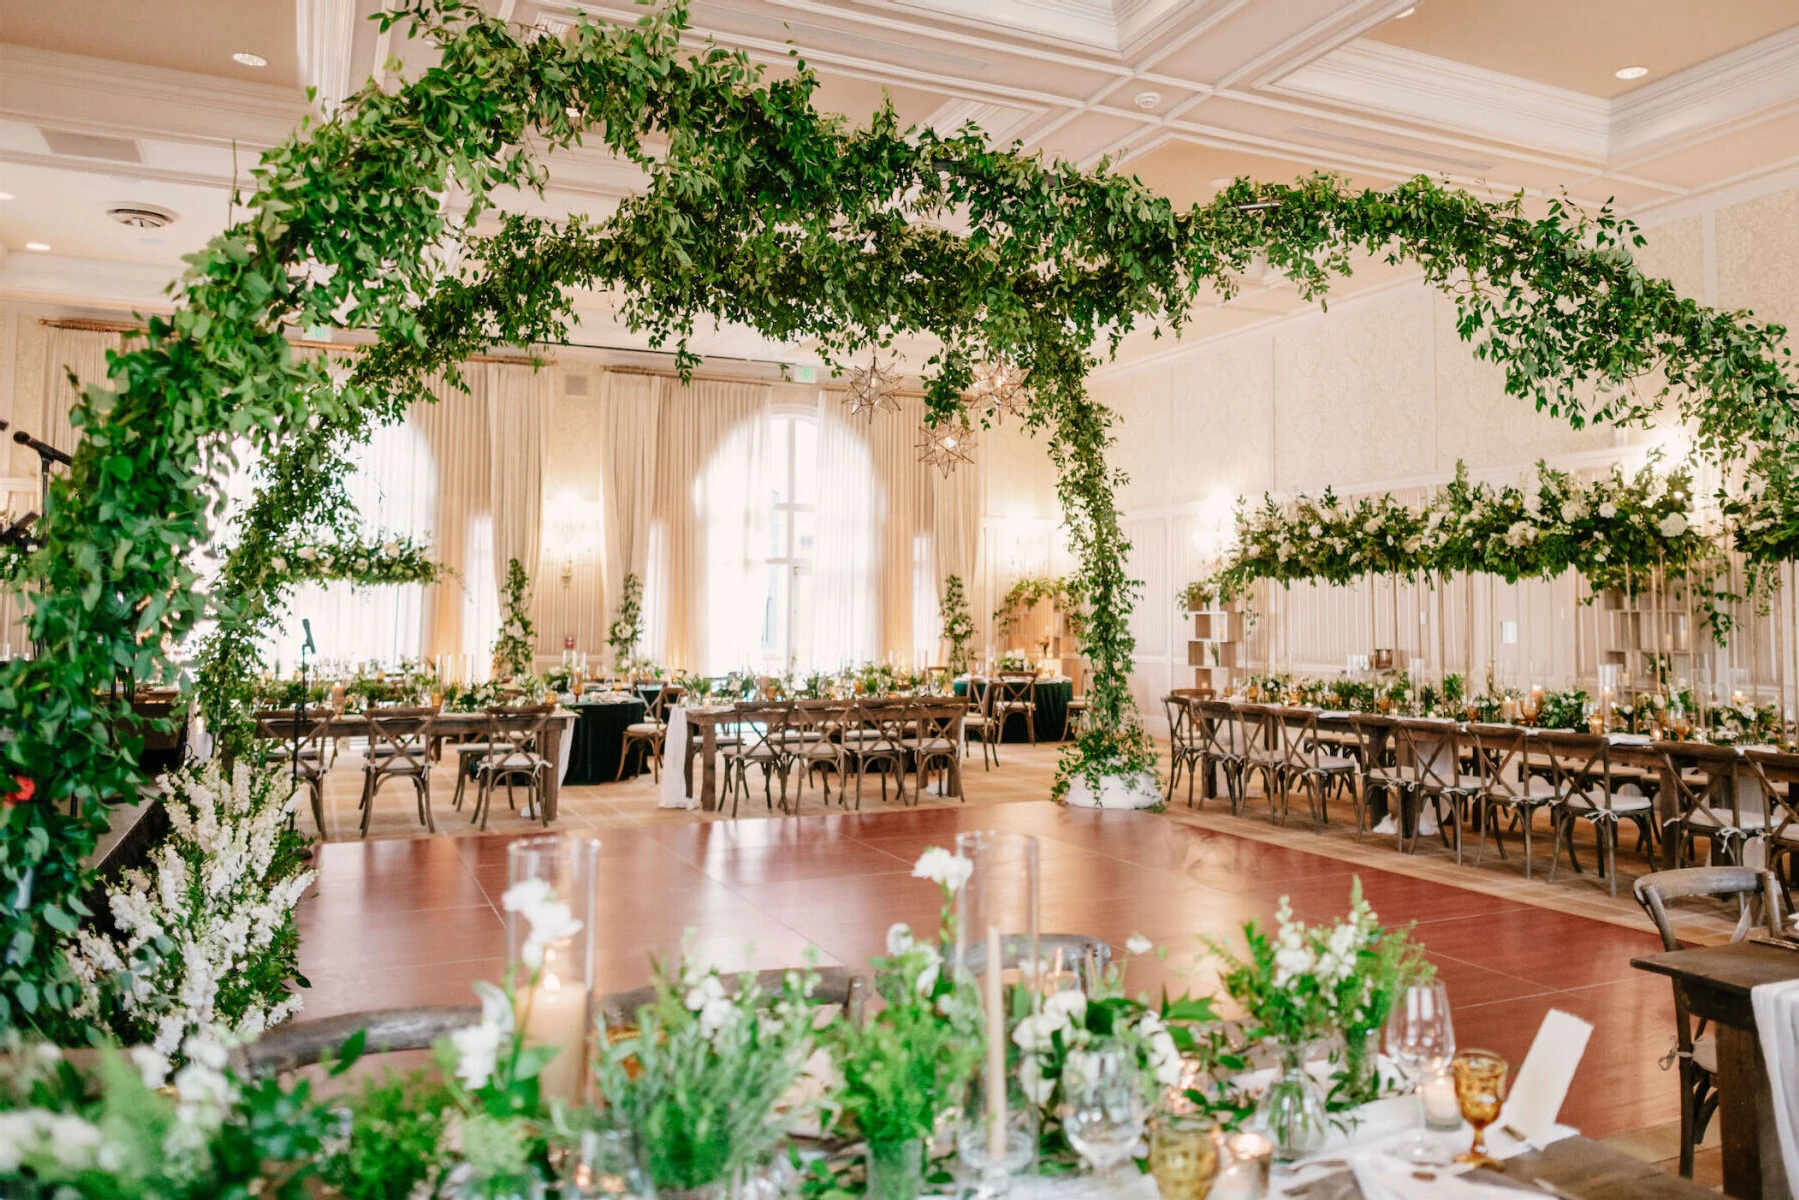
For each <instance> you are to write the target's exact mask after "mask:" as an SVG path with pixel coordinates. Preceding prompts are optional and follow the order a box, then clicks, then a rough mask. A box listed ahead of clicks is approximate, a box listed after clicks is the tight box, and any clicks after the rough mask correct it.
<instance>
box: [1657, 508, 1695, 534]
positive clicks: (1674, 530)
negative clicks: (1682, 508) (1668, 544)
mask: <svg viewBox="0 0 1799 1200" xmlns="http://www.w3.org/2000/svg"><path fill="white" fill-rule="evenodd" d="M1656 528H1657V529H1658V530H1660V531H1661V535H1662V536H1663V537H1665V538H1670V539H1672V538H1677V537H1679V536H1680V535H1681V534H1683V533H1685V532H1686V531H1687V516H1686V514H1685V513H1678V512H1671V513H1669V514H1668V515H1667V516H1665V517H1663V518H1662V520H1661V524H1659V525H1657V526H1656Z"/></svg>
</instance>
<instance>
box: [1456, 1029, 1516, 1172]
mask: <svg viewBox="0 0 1799 1200" xmlns="http://www.w3.org/2000/svg"><path fill="white" fill-rule="evenodd" d="M1454 1066H1455V1098H1456V1102H1457V1103H1458V1104H1460V1105H1461V1107H1462V1116H1463V1117H1464V1118H1466V1119H1467V1122H1468V1124H1470V1125H1472V1126H1474V1142H1473V1144H1472V1145H1470V1146H1469V1147H1468V1149H1467V1150H1466V1151H1465V1152H1464V1153H1461V1154H1458V1155H1456V1156H1455V1160H1456V1161H1457V1162H1460V1163H1468V1164H1470V1165H1471V1166H1476V1167H1497V1166H1498V1165H1499V1163H1498V1162H1497V1161H1496V1160H1494V1159H1493V1158H1492V1157H1491V1156H1490V1155H1488V1154H1487V1138H1486V1132H1487V1126H1489V1125H1491V1124H1492V1123H1493V1122H1494V1121H1497V1120H1498V1119H1499V1108H1500V1105H1501V1104H1502V1103H1503V1102H1504V1100H1505V1076H1506V1062H1505V1059H1503V1058H1501V1057H1499V1056H1498V1055H1497V1054H1494V1053H1493V1052H1492V1051H1491V1050H1463V1051H1462V1052H1461V1053H1460V1054H1457V1055H1456V1056H1455V1060H1454Z"/></svg>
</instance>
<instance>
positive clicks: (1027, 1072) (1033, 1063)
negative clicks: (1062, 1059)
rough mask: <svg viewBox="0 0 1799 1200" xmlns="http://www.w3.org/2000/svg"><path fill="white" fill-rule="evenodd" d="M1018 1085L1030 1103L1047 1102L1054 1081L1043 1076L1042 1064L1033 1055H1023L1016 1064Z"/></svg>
mask: <svg viewBox="0 0 1799 1200" xmlns="http://www.w3.org/2000/svg"><path fill="white" fill-rule="evenodd" d="M1018 1086H1019V1087H1020V1088H1021V1089H1022V1090H1023V1091H1024V1096H1025V1099H1027V1100H1029V1101H1030V1102H1031V1103H1032V1104H1047V1103H1049V1097H1050V1094H1051V1093H1052V1092H1054V1091H1055V1090H1056V1081H1055V1080H1053V1079H1045V1078H1044V1077H1043V1065H1042V1064H1041V1063H1039V1062H1038V1061H1037V1058H1036V1056H1035V1055H1031V1054H1027V1055H1025V1058H1024V1061H1023V1062H1021V1063H1019V1064H1018Z"/></svg>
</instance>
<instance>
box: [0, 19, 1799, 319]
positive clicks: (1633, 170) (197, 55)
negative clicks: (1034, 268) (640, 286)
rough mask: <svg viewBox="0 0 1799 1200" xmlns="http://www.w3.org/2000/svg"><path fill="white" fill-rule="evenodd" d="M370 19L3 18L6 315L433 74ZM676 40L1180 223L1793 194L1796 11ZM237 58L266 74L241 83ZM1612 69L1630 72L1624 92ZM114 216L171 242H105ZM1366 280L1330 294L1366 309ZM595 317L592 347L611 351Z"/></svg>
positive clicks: (207, 208) (849, 108)
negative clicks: (1394, 196) (391, 68)
mask: <svg viewBox="0 0 1799 1200" xmlns="http://www.w3.org/2000/svg"><path fill="white" fill-rule="evenodd" d="M486 3H488V5H489V7H490V9H491V10H492V11H495V12H496V13H498V14H500V15H503V16H505V17H506V18H508V19H510V20H514V21H518V22H523V23H527V24H538V25H542V26H544V27H547V28H550V29H552V30H554V29H559V28H561V27H563V26H564V25H566V24H567V23H568V22H570V21H572V20H573V19H575V15H574V14H575V13H577V12H579V13H584V14H586V15H587V16H589V17H591V18H593V19H596V20H603V21H614V20H635V19H637V18H638V17H639V16H641V15H642V12H643V10H642V9H641V8H640V7H639V6H637V5H635V4H633V3H631V2H630V0H579V3H578V5H577V6H576V7H575V8H574V9H571V8H570V7H569V5H568V4H567V3H565V2H560V0H559V2H557V3H540V2H539V0H486ZM376 6H377V0H64V3H62V4H60V5H56V6H51V5H25V4H15V3H7V4H3V5H0V191H4V192H9V193H12V194H13V195H14V196H15V199H13V200H8V201H0V243H3V244H4V247H5V248H7V249H8V250H10V252H11V253H10V254H8V255H7V256H6V257H4V258H0V294H13V295H20V296H36V297H44V298H54V299H59V300H70V301H89V302H94V303H114V304H116V303H137V304H149V303H153V302H154V299H155V297H154V291H155V289H154V288H150V289H148V290H146V286H145V285H146V281H147V280H149V279H151V278H152V277H154V276H155V275H156V274H157V273H158V272H159V271H160V272H161V273H162V275H163V277H164V278H166V277H167V276H168V274H170V273H172V272H173V271H174V270H175V269H176V268H177V267H178V263H177V258H178V255H179V254H180V253H182V252H185V251H186V250H188V249H191V248H192V247H193V246H194V245H197V244H199V243H200V242H203V241H204V240H205V238H206V237H208V236H210V234H211V233H213V232H215V231H216V230H217V229H219V228H221V227H222V226H223V224H224V223H225V221H226V219H227V217H228V213H229V190H230V183H231V180H232V178H233V173H234V172H236V173H237V175H238V176H239V177H240V178H241V177H242V175H243V173H244V171H245V170H246V169H247V167H248V165H249V163H250V162H251V161H252V159H253V158H254V156H255V155H256V154H257V153H259V152H260V151H261V150H262V149H263V148H265V147H267V146H269V145H271V144H273V143H274V142H275V141H277V140H278V139H279V138H280V137H282V136H283V135H284V134H285V132H286V131H287V130H288V129H290V128H291V127H292V125H293V124H294V122H295V121H297V120H298V119H299V118H300V117H301V116H302V115H303V114H304V113H305V112H306V111H307V110H308V104H307V101H306V98H305V94H304V92H305V88H307V87H309V86H310V87H314V88H316V89H317V90H318V93H319V95H320V97H321V103H323V104H325V105H329V104H331V103H334V102H335V101H336V100H337V99H338V98H340V97H342V96H343V95H345V94H347V93H348V92H349V91H350V90H352V89H353V87H354V86H355V85H356V84H358V83H359V82H360V81H361V80H363V79H365V78H366V77H368V76H369V75H370V74H371V73H372V72H374V71H375V70H376V68H377V66H378V65H380V64H382V63H385V62H387V61H388V60H389V59H390V58H397V59H398V60H399V62H400V67H399V70H400V72H401V73H408V72H411V71H416V70H418V69H421V67H422V66H423V65H424V64H425V62H426V61H427V56H428V51H427V50H426V49H425V48H423V47H419V46H413V45H407V44H403V43H401V42H398V41H397V40H390V39H388V38H387V37H384V36H382V35H379V34H378V33H377V31H376V29H375V27H374V25H373V24H372V23H371V22H370V21H368V20H367V19H366V18H367V17H368V15H369V14H370V13H371V12H373V11H374V10H375V8H376ZM690 12H691V18H692V23H693V27H694V28H693V35H692V36H693V38H694V40H695V41H696V42H697V41H699V40H700V39H703V38H707V37H711V38H715V39H716V40H718V41H720V42H722V43H725V44H727V45H731V46H736V47H741V48H743V49H744V50H746V51H748V52H749V53H750V54H751V55H752V56H753V57H755V58H757V59H758V60H760V61H762V62H764V63H766V64H767V65H768V66H769V68H770V70H772V71H778V72H785V71H790V70H792V69H793V52H794V51H796V50H797V51H798V52H799V53H800V54H801V55H802V56H803V57H804V59H805V60H806V61H807V62H808V63H810V64H811V65H812V66H813V67H814V69H816V70H817V71H818V73H819V75H820V79H821V87H820V91H819V96H818V101H819V103H820V104H821V106H823V107H827V108H831V109H834V110H836V111H840V112H844V113H847V114H849V115H850V116H852V117H854V118H858V119H861V118H865V117H866V116H867V115H868V114H869V113H870V112H871V111H872V110H873V109H874V108H875V106H877V105H878V104H879V103H880V102H881V100H882V97H883V96H886V97H888V98H890V99H891V100H892V102H893V104H894V105H895V107H896V108H897V110H898V111H899V114H900V116H901V117H902V119H903V120H905V121H907V122H912V123H919V124H934V125H937V126H939V127H953V126H958V125H960V124H962V123H963V122H965V121H969V120H973V121H975V122H977V123H979V124H980V125H982V126H983V127H984V128H985V129H986V130H987V131H988V132H989V134H990V135H992V136H994V137H995V138H997V139H1001V140H1010V139H1013V138H1016V139H1019V140H1021V141H1022V142H1023V144H1024V146H1025V147H1026V148H1027V149H1028V150H1031V151H1040V152H1042V153H1045V154H1047V155H1051V156H1055V157H1061V158H1066V159H1070V160H1072V161H1075V162H1078V163H1081V164H1083V165H1088V166H1091V165H1093V164H1096V163H1097V162H1099V161H1100V160H1101V159H1110V160H1111V161H1112V162H1113V164H1114V168H1115V169H1116V170H1119V171H1123V172H1127V173H1132V174H1136V175H1137V176H1138V177H1139V178H1141V179H1142V180H1143V182H1144V183H1145V184H1147V185H1148V186H1150V187H1151V188H1153V189H1155V190H1157V191H1159V192H1162V193H1164V194H1166V195H1168V196H1169V197H1170V198H1171V199H1173V200H1175V201H1176V202H1177V203H1182V204H1187V203H1193V202H1199V201H1204V200H1206V199H1208V198H1209V197H1210V196H1211V195H1212V194H1213V193H1214V192H1215V191H1216V190H1217V189H1218V188H1219V187H1220V186H1222V184H1223V181H1226V180H1228V179H1230V178H1231V177H1234V176H1237V175H1251V176H1254V177H1256V178H1260V179H1272V180H1289V179H1292V178H1294V177H1296V176H1299V175H1302V174H1305V173H1308V172H1311V171H1318V170H1329V171H1336V172H1340V173H1342V174H1344V175H1345V176H1347V177H1348V178H1349V179H1350V180H1351V181H1353V182H1354V183H1355V184H1356V185H1358V186H1368V187H1376V186H1383V185H1387V184H1390V183H1392V182H1394V181H1397V180H1399V179H1403V178H1406V177H1409V176H1411V175H1414V174H1418V173H1425V174H1429V175H1432V176H1436V177H1439V178H1442V179H1445V180H1447V181H1448V182H1450V183H1453V184H1455V185H1458V186H1463V187H1468V188H1470V189H1475V190H1479V191H1482V192H1485V193H1510V192H1512V191H1515V190H1518V189H1523V190H1525V191H1526V192H1528V193H1530V194H1531V195H1532V196H1533V197H1539V198H1541V197H1547V196H1549V195H1552V194H1559V193H1562V192H1565V193H1566V194H1568V195H1571V196H1572V197H1574V198H1575V199H1577V200H1578V201H1580V202H1582V203H1587V204H1599V203H1603V202H1605V201H1606V200H1607V199H1612V200H1614V201H1615V203H1616V204H1617V205H1618V206H1619V207H1621V208H1623V209H1625V210H1626V211H1628V212H1630V213H1631V214H1633V215H1635V216H1637V217H1638V218H1639V219H1641V220H1643V221H1645V223H1646V224H1650V225H1653V224H1654V223H1655V222H1656V221H1658V220H1665V219H1668V218H1669V217H1671V216H1673V215H1677V214H1679V213H1681V212H1683V211H1689V210H1691V209H1692V207H1693V206H1694V205H1695V204H1697V203H1700V202H1702V201H1703V198H1704V197H1705V196H1706V195H1707V194H1709V193H1713V192H1716V191H1718V190H1719V189H1737V190H1743V189H1754V188H1757V187H1772V186H1776V185H1779V184H1782V183H1784V182H1789V181H1799V4H1796V3H1795V2H1794V0H1707V2H1706V3H1704V4H1698V3H1693V2H1692V0H1505V2H1504V3H1499V2H1497V0H1419V2H1418V3H1417V4H1411V3H1408V2H1407V0H694V2H693V4H692V6H691V10H690ZM239 51H246V52H249V53H253V54H256V55H260V56H262V57H264V58H266V59H267V60H268V66H267V67H264V68H252V67H244V66H242V65H240V64H239V63H237V62H235V61H233V59H232V55H233V54H234V53H236V52H239ZM1633 66H1640V67H1644V68H1647V70H1646V73H1644V74H1643V75H1642V76H1641V77H1640V78H1636V79H1629V80H1625V79H1619V78H1616V77H1615V74H1614V73H1615V72H1616V71H1617V70H1619V69H1620V68H1624V67H1633ZM69 135H86V137H85V138H84V137H80V136H77V137H74V138H71V137H70V136H69ZM96 138H97V139H99V140H94V139H96ZM551 168H552V190H551V194H550V196H549V197H548V198H547V199H546V200H545V201H543V202H541V203H539V202H537V201H535V200H532V201H530V202H529V205H530V207H532V208H533V209H535V210H537V211H541V212H544V213H557V212H569V211H587V212H604V211H606V210H608V209H609V208H610V207H611V206H612V205H613V204H614V203H616V201H617V199H618V197H619V196H620V195H622V194H625V193H627V192H628V191H629V190H630V189H631V188H632V187H633V186H634V185H635V181H636V176H635V173H634V172H633V171H632V170H630V169H628V168H625V167H623V166H621V165H620V164H618V163H614V162H611V161H608V160H607V159H605V158H604V157H603V156H601V155H599V154H596V153H594V152H592V151H581V152H576V153H574V154H571V155H568V156H563V157H560V158H558V159H556V160H553V161H552V163H551ZM133 200H144V201H150V202H155V203H158V204H160V205H162V206H163V207H166V208H167V209H169V210H170V211H171V212H174V213H175V214H176V216H177V220H176V222H175V224H174V225H171V226H170V227H168V228H167V229H162V230H154V231H140V230H135V229H127V228H125V227H123V226H119V225H117V224H116V223H114V222H112V221H110V219H109V218H108V217H107V216H106V209H107V208H109V207H113V206H115V205H116V204H118V203H120V202H129V201H133ZM518 203H520V204H521V205H524V204H526V203H527V202H526V201H524V200H520V201H518ZM28 242H32V243H38V244H43V245H48V246H50V247H51V249H50V250H49V251H47V252H31V251H27V250H25V249H24V248H23V247H24V246H25V245H26V243H28ZM1367 276H1368V281H1367V282H1366V284H1364V282H1363V280H1362V277H1361V276H1360V275H1358V279H1357V281H1354V282H1352V283H1351V284H1350V285H1348V286H1349V287H1350V288H1351V289H1353V288H1354V287H1357V286H1364V285H1366V286H1374V285H1375V284H1378V283H1381V282H1386V279H1385V277H1384V276H1383V274H1382V272H1380V271H1370V272H1368V273H1367ZM592 304H593V308H594V311H595V317H594V322H595V325H596V326H602V325H603V326H605V327H606V328H607V330H608V333H607V336H609V337H611V336H623V335H621V334H619V333H618V331H617V330H616V329H613V328H611V326H610V324H609V323H607V322H606V321H605V320H604V318H603V313H604V309H605V307H606V306H605V304H604V301H603V299H602V298H599V297H595V298H593V300H592ZM1292 307H1293V305H1292V303H1291V302H1290V300H1289V298H1288V297H1286V296H1285V295H1282V294H1281V285H1280V281H1279V280H1267V281H1261V282H1252V283H1251V285H1250V286H1249V287H1248V288H1246V291H1245V294H1244V295H1243V296H1242V297H1241V298H1239V299H1238V300H1236V301H1234V302H1233V303H1232V304H1231V305H1229V306H1223V307H1219V308H1215V309H1210V310H1206V311H1202V312H1201V313H1199V314H1198V315H1197V320H1196V322H1195V325H1194V329H1195V330H1196V331H1197V332H1200V333H1204V332H1208V331H1209V332H1218V331H1222V330H1225V329H1230V328H1237V327H1240V326H1242V325H1243V324H1244V323H1245V322H1246V321H1249V320H1254V319H1266V318H1267V317H1268V316H1270V315H1273V314H1275V313H1277V312H1284V311H1288V310H1289V309H1291V308H1292ZM720 336H724V335H723V334H721V335H720ZM742 344H743V343H742V339H740V338H739V339H735V340H734V341H733V345H734V346H739V347H741V345H742ZM792 349H793V348H787V349H786V350H785V351H783V353H789V352H791V351H792ZM771 352H772V351H771Z"/></svg>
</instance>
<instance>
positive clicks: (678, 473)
mask: <svg viewBox="0 0 1799 1200" xmlns="http://www.w3.org/2000/svg"><path fill="white" fill-rule="evenodd" d="M770 391H771V389H770V388H769V386H768V385H767V384H755V383H714V382H699V383H695V384H693V385H692V386H690V387H685V388H681V387H670V388H669V389H668V390H667V392H666V394H665V396H664V398H663V401H662V404H661V413H660V417H659V420H658V422H657V429H656V470H655V487H654V494H653V503H652V506H651V517H650V538H649V551H648V558H649V563H650V570H649V574H648V586H647V587H646V589H645V591H646V595H645V611H646V613H647V614H648V615H649V631H648V632H649V643H650V647H651V650H652V653H654V654H655V655H656V656H657V657H658V659H659V661H661V662H662V663H663V664H664V665H665V666H668V667H680V668H688V669H696V670H703V671H706V672H709V673H713V672H724V671H729V670H732V669H734V668H736V667H739V666H743V665H745V661H746V660H745V658H744V656H746V655H748V654H750V653H752V652H753V649H754V647H755V646H756V645H758V644H759V643H760V630H761V622H762V619H763V605H760V604H757V603H756V602H755V601H756V597H758V596H760V597H762V598H763V599H764V602H765V600H766V594H767V582H766V574H767V572H766V570H765V568H764V562H765V559H766V555H767V543H768V532H767V504H766V502H765V500H766V493H767V487H766V481H765V478H764V474H765V464H766V446H765V444H764V443H765V437H764V434H765V432H766V430H765V418H766V417H767V415H768V408H769V397H770ZM759 576H760V578H758V577H759Z"/></svg>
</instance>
